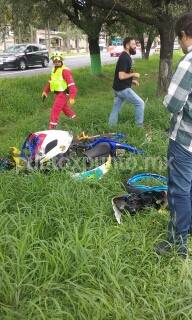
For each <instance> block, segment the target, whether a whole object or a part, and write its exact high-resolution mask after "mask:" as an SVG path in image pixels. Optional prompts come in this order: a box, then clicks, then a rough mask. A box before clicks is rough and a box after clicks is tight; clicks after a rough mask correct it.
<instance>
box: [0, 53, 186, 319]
mask: <svg viewBox="0 0 192 320" xmlns="http://www.w3.org/2000/svg"><path fill="white" fill-rule="evenodd" d="M181 55H182V53H181V52H177V53H174V66H173V70H174V68H175V67H176V65H177V62H178V60H179V57H180V56H181ZM158 64H159V55H154V56H151V57H150V58H149V60H148V61H143V60H141V59H135V66H134V71H135V72H139V73H140V74H141V78H140V80H139V82H140V88H136V89H135V91H137V92H138V94H139V95H140V96H141V97H142V98H143V99H144V100H146V99H147V98H148V103H147V104H146V109H145V125H147V126H148V127H149V128H150V129H149V131H150V132H151V133H152V139H151V141H148V140H147V139H146V136H145V135H146V132H145V131H144V130H143V129H141V128H136V127H135V126H134V108H133V106H132V105H129V104H128V103H125V104H124V106H123V109H122V112H121V114H120V116H119V122H118V125H117V127H116V128H113V129H114V130H115V131H116V132H120V133H125V134H127V135H128V137H127V140H126V143H128V144H130V145H133V146H135V147H137V148H139V149H142V150H144V151H145V152H146V155H145V156H141V155H134V154H128V153H127V154H126V158H125V160H124V162H122V161H121V162H117V163H115V164H113V165H112V167H111V169H110V171H109V172H108V173H107V174H106V175H104V176H103V178H102V179H100V180H97V181H90V180H76V179H73V178H72V177H71V176H70V175H69V174H68V173H67V172H66V171H65V170H63V171H57V170H54V171H53V172H50V173H49V174H48V175H46V174H43V173H41V172H38V171H35V172H32V173H31V174H29V175H27V176H26V175H22V174H18V173H17V171H16V170H15V169H13V170H11V171H4V172H2V173H1V176H0V178H1V180H0V200H1V201H0V213H1V219H0V243H1V246H0V319H1V320H26V319H27V320H130V319H131V320H152V319H155V320H187V319H188V320H191V319H192V263H191V260H190V259H189V258H188V259H186V260H185V261H183V260H182V259H181V258H178V257H177V255H176V254H174V253H172V254H170V255H168V256H165V257H159V256H157V254H156V253H155V252H154V248H153V247H154V244H155V243H157V242H159V241H161V240H165V239H166V229H167V222H168V220H169V212H168V211H166V210H163V213H162V211H157V210H155V209H152V208H150V209H149V208H148V209H145V210H143V211H141V212H139V213H137V214H136V215H135V216H130V215H129V214H125V215H123V217H122V221H121V224H120V225H119V224H118V223H117V221H116V220H115V218H114V214H113V211H112V208H111V199H112V197H114V196H116V195H120V194H124V193H125V190H124V189H123V187H122V182H123V181H124V179H125V178H127V177H129V176H131V175H133V174H137V173H140V172H153V173H160V174H163V175H166V151H167V145H168V136H167V134H166V133H165V132H164V130H165V129H166V128H167V127H168V125H169V114H168V112H167V110H165V108H164V107H163V104H162V101H163V97H161V98H157V97H156V85H157V76H158ZM114 67H115V66H114V65H108V66H104V67H103V69H102V70H103V74H104V77H102V78H97V77H93V76H89V75H88V71H89V68H83V69H78V70H74V71H73V76H74V79H75V81H76V85H77V88H78V94H77V97H76V104H75V106H74V110H75V112H76V114H77V116H78V117H79V122H78V123H73V122H72V121H71V120H70V119H68V118H66V117H65V116H64V115H63V114H62V115H61V118H60V121H59V124H58V127H57V129H61V130H69V129H70V130H72V131H73V134H74V137H76V135H77V134H79V133H81V132H82V130H89V133H90V134H97V133H102V132H103V131H104V132H109V128H108V126H107V122H108V117H109V113H110V111H111V108H112V104H113V93H112V90H111V86H112V81H113V75H114ZM47 80H48V79H47V75H42V76H34V77H29V78H25V77H24V78H13V79H0V106H1V108H0V135H1V141H0V157H7V158H9V157H10V151H9V148H10V147H12V146H15V147H17V148H21V145H22V143H23V142H24V140H25V138H26V137H27V135H28V134H29V133H30V132H35V131H41V130H46V129H47V126H48V123H49V115H50V109H51V106H52V103H53V96H52V94H49V96H48V98H47V99H46V101H45V102H44V103H42V102H41V93H42V91H43V88H44V86H45V84H46V82H47ZM190 245H192V242H191V240H189V250H190Z"/></svg>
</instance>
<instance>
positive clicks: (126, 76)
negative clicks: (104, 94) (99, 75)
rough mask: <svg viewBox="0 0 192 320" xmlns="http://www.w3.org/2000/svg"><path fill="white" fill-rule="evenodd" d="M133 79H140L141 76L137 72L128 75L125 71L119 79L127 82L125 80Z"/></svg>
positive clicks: (120, 74) (121, 72)
mask: <svg viewBox="0 0 192 320" xmlns="http://www.w3.org/2000/svg"><path fill="white" fill-rule="evenodd" d="M133 77H135V78H140V74H139V73H137V72H133V73H126V72H123V71H120V72H119V79H120V80H125V79H129V78H133Z"/></svg>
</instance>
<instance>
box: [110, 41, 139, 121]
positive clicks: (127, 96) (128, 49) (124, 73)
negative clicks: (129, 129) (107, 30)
mask: <svg viewBox="0 0 192 320" xmlns="http://www.w3.org/2000/svg"><path fill="white" fill-rule="evenodd" d="M123 46H124V49H125V50H124V51H123V52H122V54H121V55H120V57H119V59H118V61H117V65H116V69H115V77H114V82H113V91H114V103H113V108H112V111H111V114H110V117H109V125H114V124H116V123H117V121H118V114H119V112H120V111H121V108H122V106H123V103H124V101H128V102H130V103H132V104H133V105H134V106H135V124H136V125H138V126H143V119H144V107H145V104H144V101H143V100H142V99H141V98H140V97H139V96H138V95H137V94H136V93H135V92H134V91H133V90H132V89H131V85H132V84H133V85H135V86H136V87H138V86H139V82H138V81H137V80H133V77H134V78H140V74H139V73H136V72H133V70H132V64H133V61H132V59H131V55H134V54H136V42H135V39H134V38H132V37H126V38H125V39H124V41H123Z"/></svg>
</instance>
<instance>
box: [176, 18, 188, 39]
mask: <svg viewBox="0 0 192 320" xmlns="http://www.w3.org/2000/svg"><path fill="white" fill-rule="evenodd" d="M181 31H185V34H186V36H189V37H191V38H192V12H189V13H185V14H183V15H182V16H181V17H180V18H179V19H178V20H177V22H176V24H175V33H176V35H177V36H178V38H179V39H181V38H182V33H181Z"/></svg>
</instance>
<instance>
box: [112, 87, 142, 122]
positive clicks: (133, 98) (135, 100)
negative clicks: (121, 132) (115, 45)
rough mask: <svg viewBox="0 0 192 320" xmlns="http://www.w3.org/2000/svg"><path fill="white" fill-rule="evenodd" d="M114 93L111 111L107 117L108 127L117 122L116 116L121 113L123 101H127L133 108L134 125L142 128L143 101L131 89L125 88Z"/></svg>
mask: <svg viewBox="0 0 192 320" xmlns="http://www.w3.org/2000/svg"><path fill="white" fill-rule="evenodd" d="M113 91H114V95H115V97H114V103H113V109H112V111H111V114H110V116H109V122H108V124H109V125H113V124H116V123H117V121H118V114H119V112H120V111H121V108H122V106H123V103H124V101H128V102H130V103H132V104H133V105H134V106H135V124H136V125H138V126H143V119H144V107H145V103H144V101H143V100H142V99H141V98H140V97H139V96H138V95H137V94H136V93H135V92H134V91H133V90H132V89H131V88H127V89H125V90H122V91H116V90H113Z"/></svg>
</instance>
